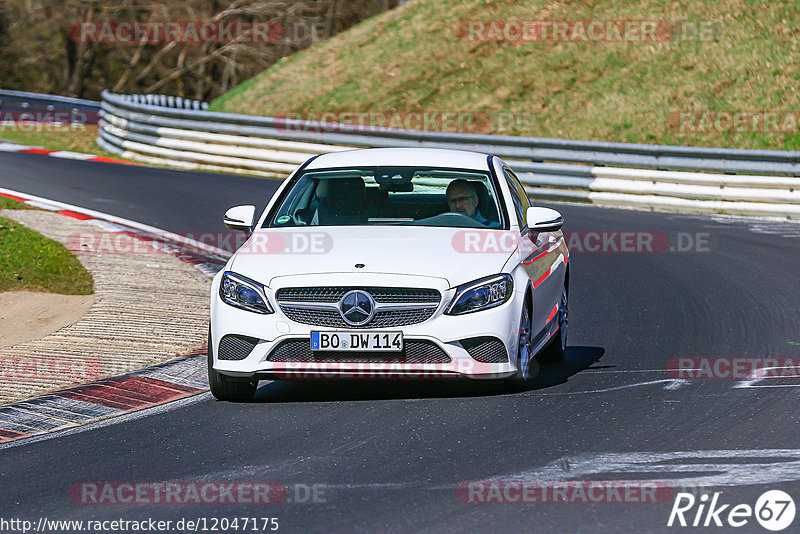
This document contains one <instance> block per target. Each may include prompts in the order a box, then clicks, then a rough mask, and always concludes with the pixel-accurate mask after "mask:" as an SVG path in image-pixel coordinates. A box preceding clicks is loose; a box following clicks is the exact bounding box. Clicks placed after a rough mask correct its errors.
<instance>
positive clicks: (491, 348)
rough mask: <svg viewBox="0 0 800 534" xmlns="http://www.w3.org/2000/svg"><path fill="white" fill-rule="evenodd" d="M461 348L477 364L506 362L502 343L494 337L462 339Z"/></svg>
mask: <svg viewBox="0 0 800 534" xmlns="http://www.w3.org/2000/svg"><path fill="white" fill-rule="evenodd" d="M461 346H462V347H464V349H465V350H466V351H467V352H469V355H470V356H472V359H474V360H475V361H477V362H482V363H505V362H507V361H508V353H507V352H506V347H505V345H504V344H503V342H502V341H500V340H499V339H497V338H496V337H473V338H469V339H462V340H461Z"/></svg>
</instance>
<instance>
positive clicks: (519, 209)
mask: <svg viewBox="0 0 800 534" xmlns="http://www.w3.org/2000/svg"><path fill="white" fill-rule="evenodd" d="M503 174H504V175H505V178H506V180H507V181H508V188H509V191H510V192H511V201H512V203H513V204H514V211H515V212H516V217H517V220H518V222H519V226H520V229H521V230H520V250H523V251H525V252H526V253H527V254H526V256H525V258H524V259H523V262H522V264H523V267H524V268H525V270H526V272H527V273H528V276H529V277H530V279H531V282H532V284H533V328H532V332H533V335H534V342H535V343H536V342H538V341H539V340H540V339H541V337H542V336H543V335H544V334H545V332H544V329H545V327H546V326H547V323H548V321H549V320H550V319H552V318H553V317H554V311H553V310H554V308H555V307H556V306H557V305H558V302H559V300H560V299H561V288H562V287H563V284H564V275H565V272H566V266H565V264H564V261H563V256H562V255H561V247H559V246H558V245H559V243H560V242H561V236H562V233H561V231H560V230H559V231H558V232H531V231H530V230H529V229H528V223H527V221H526V220H525V215H526V212H527V210H528V208H529V207H531V202H530V200H529V199H528V195H527V193H526V192H525V188H524V187H523V186H522V184H521V183H520V181H519V179H518V178H517V176H516V175H515V174H514V172H513V171H512V170H511V169H509V168H508V167H504V168H503Z"/></svg>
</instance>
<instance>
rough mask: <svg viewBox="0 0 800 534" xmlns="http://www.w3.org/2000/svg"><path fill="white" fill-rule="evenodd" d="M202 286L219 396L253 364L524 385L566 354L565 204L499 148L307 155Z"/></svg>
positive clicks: (280, 371)
mask: <svg viewBox="0 0 800 534" xmlns="http://www.w3.org/2000/svg"><path fill="white" fill-rule="evenodd" d="M224 222H225V225H226V226H227V227H228V228H231V229H235V230H242V231H244V232H245V233H247V234H248V236H249V237H248V239H247V241H246V242H245V243H244V245H243V246H242V247H241V248H240V249H239V250H238V251H237V252H236V253H235V254H234V255H233V256H232V257H231V258H230V260H229V261H228V263H227V264H226V265H225V268H224V269H223V270H222V271H220V272H219V273H218V274H217V275H216V276H215V277H214V281H213V285H212V290H211V324H210V329H209V339H208V349H209V350H208V375H209V382H210V385H211V392H212V393H213V394H214V396H215V397H217V398H218V399H223V400H246V399H248V398H250V397H252V396H253V394H254V393H255V390H256V387H257V386H258V381H259V380H261V379H271V380H276V379H303V378H331V379H333V378H343V379H350V378H362V377H371V378H391V379H394V378H413V379H418V378H475V379H500V380H504V381H507V382H509V383H511V384H515V385H520V384H521V385H524V384H525V383H526V381H527V380H528V379H530V378H531V377H532V376H533V375H534V374H536V372H537V371H536V370H537V369H538V365H537V363H536V362H537V360H539V361H543V360H548V361H553V360H560V359H562V358H563V357H564V354H565V350H566V343H567V296H568V294H569V291H568V289H569V251H568V250H567V246H566V244H565V242H564V238H563V235H562V232H561V226H562V224H563V220H562V217H561V215H560V214H559V213H558V212H557V211H555V210H552V209H549V208H544V207H533V206H531V203H530V201H529V199H528V196H527V194H526V192H525V189H524V187H523V186H522V184H521V183H520V181H519V179H518V178H517V177H516V175H515V174H514V172H513V171H512V170H511V169H510V168H509V166H508V165H507V164H506V163H504V162H503V161H502V160H501V159H499V158H497V157H494V156H490V155H486V154H478V153H474V152H462V151H454V150H436V149H411V148H408V149H406V148H394V149H365V150H348V151H343V152H337V153H332V154H325V155H321V156H314V157H312V158H310V159H309V160H308V161H306V162H305V163H304V164H302V165H301V166H300V167H299V168H298V169H297V170H296V171H295V172H293V173H292V175H291V176H289V178H287V179H286V181H285V182H284V183H283V184H282V185H281V186H280V188H279V189H278V191H277V192H276V193H275V195H274V196H273V198H272V199H271V201H270V202H269V204H268V205H267V207H266V209H265V210H264V212H263V213H262V214H261V216H260V217H259V218H258V219H257V220H256V219H255V207H254V206H237V207H234V208H231V209H229V210H228V211H227V213H226V214H225V219H224Z"/></svg>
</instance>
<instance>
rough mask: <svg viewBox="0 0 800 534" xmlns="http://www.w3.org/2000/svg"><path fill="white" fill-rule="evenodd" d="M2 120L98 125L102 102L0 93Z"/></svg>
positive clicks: (64, 97) (29, 94) (41, 95)
mask: <svg viewBox="0 0 800 534" xmlns="http://www.w3.org/2000/svg"><path fill="white" fill-rule="evenodd" d="M0 118H1V119H2V121H3V122H7V121H29V122H62V123H66V122H69V123H80V124H97V122H98V120H99V118H100V102H98V101H95V100H84V99H82V98H70V97H66V96H58V95H43V94H39V93H27V92H24V91H5V90H0Z"/></svg>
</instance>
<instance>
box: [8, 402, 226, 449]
mask: <svg viewBox="0 0 800 534" xmlns="http://www.w3.org/2000/svg"><path fill="white" fill-rule="evenodd" d="M211 398H212V397H211V392H210V391H206V392H203V393H198V394H197V395H193V396H191V397H185V398H183V399H178V400H176V401H172V402H168V403H166V404H159V405H158V406H153V407H152V408H144V409H142V410H138V411H135V412H131V413H126V414H122V415H111V416H108V418H106V419H101V420H99V421H95V422H93V423H86V424H85V425H79V426H75V427H71V428H67V429H64V430H59V431H56V432H50V433H46V434H38V435H36V436H32V437H30V438H21V439H17V440H14V441H9V442H6V443H0V450H3V449H8V448H11V447H19V446H22V445H28V444H30V443H37V442H39V441H44V440H48V439H53V438H62V437H66V436H71V435H72V434H77V433H79V432H88V431H90V430H95V429H98V428H103V427H107V426H111V425H116V424H118V423H125V422H127V421H134V420H136V419H141V418H142V417H149V416H151V415H157V414H160V413H164V412H169V411H172V410H175V409H178V408H183V407H185V406H190V405H192V404H197V403H198V402H202V401H205V400H209V399H211Z"/></svg>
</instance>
